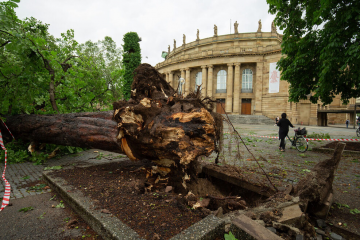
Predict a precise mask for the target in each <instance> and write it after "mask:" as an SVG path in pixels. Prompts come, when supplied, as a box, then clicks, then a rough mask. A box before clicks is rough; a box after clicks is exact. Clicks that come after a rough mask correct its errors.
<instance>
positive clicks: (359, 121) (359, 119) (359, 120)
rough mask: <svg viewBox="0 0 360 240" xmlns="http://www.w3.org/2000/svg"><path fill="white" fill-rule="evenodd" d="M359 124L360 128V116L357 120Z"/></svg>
mask: <svg viewBox="0 0 360 240" xmlns="http://www.w3.org/2000/svg"><path fill="white" fill-rule="evenodd" d="M357 123H358V125H359V127H360V115H359V117H358V118H357Z"/></svg>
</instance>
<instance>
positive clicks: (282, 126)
mask: <svg viewBox="0 0 360 240" xmlns="http://www.w3.org/2000/svg"><path fill="white" fill-rule="evenodd" d="M277 125H278V126H279V138H285V137H286V136H287V135H288V133H289V126H290V127H294V126H293V125H292V124H291V122H290V121H289V119H287V118H281V119H280V120H279V122H278V123H277Z"/></svg>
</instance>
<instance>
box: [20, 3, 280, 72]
mask: <svg viewBox="0 0 360 240" xmlns="http://www.w3.org/2000/svg"><path fill="white" fill-rule="evenodd" d="M16 12H17V15H18V17H19V18H20V19H24V18H26V17H34V18H36V19H38V20H41V21H42V22H43V23H48V24H50V27H49V32H50V34H52V35H54V36H55V37H60V33H62V32H66V30H68V29H74V31H75V39H76V40H77V41H78V42H79V43H84V42H85V41H87V40H91V41H95V42H96V41H98V40H101V39H104V37H105V36H110V37H111V38H112V39H113V40H114V41H115V42H116V43H117V46H118V47H120V46H121V45H122V44H123V41H122V39H123V35H124V34H125V33H127V32H137V33H138V34H139V36H140V37H141V38H142V41H141V42H140V46H141V54H142V62H143V63H145V62H146V63H149V64H151V65H153V66H155V64H156V63H159V62H162V61H163V60H164V59H163V58H162V57H161V53H162V51H167V48H168V45H170V47H171V50H172V49H173V42H174V39H175V40H176V43H177V46H180V45H181V44H182V37H183V34H185V35H186V42H187V43H188V42H192V41H195V39H196V31H197V29H199V31H200V38H207V37H211V36H213V34H214V30H213V27H214V24H216V25H217V27H218V35H224V34H229V33H230V26H231V33H234V22H235V21H237V22H238V23H239V28H238V29H239V32H256V31H257V28H258V21H259V19H261V21H262V31H263V32H270V31H271V22H272V21H273V20H274V18H275V16H274V15H270V14H269V13H268V5H267V3H266V0H251V1H250V0H227V1H220V0H206V1H205V0H182V1H173V0H101V1H100V0H21V2H20V4H19V8H17V9H16ZM230 19H231V25H230Z"/></svg>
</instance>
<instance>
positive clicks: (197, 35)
mask: <svg viewBox="0 0 360 240" xmlns="http://www.w3.org/2000/svg"><path fill="white" fill-rule="evenodd" d="M196 40H200V38H199V29H198V30H197V32H196Z"/></svg>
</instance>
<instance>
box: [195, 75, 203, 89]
mask: <svg viewBox="0 0 360 240" xmlns="http://www.w3.org/2000/svg"><path fill="white" fill-rule="evenodd" d="M201 84H202V72H198V73H197V74H196V76H195V92H196V91H197V88H198V86H201ZM200 90H201V87H200Z"/></svg>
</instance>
